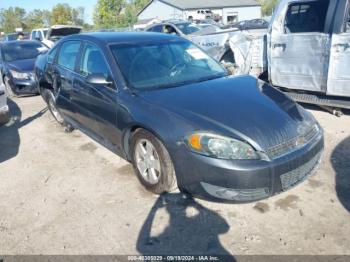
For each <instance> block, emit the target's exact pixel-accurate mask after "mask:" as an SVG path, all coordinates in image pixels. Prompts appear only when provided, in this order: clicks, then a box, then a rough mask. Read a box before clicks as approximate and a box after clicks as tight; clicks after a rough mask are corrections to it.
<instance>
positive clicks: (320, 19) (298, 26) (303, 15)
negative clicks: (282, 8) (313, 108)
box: [284, 0, 329, 33]
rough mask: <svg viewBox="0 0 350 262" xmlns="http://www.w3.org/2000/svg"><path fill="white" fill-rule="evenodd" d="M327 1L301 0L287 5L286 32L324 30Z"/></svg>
mask: <svg viewBox="0 0 350 262" xmlns="http://www.w3.org/2000/svg"><path fill="white" fill-rule="evenodd" d="M328 5H329V1H325V0H319V1H314V2H304V3H303V2H301V3H297V4H291V5H289V7H288V11H287V15H286V19H285V24H284V28H285V32H286V33H309V32H324V31H325V29H324V26H325V22H326V15H327V10H328Z"/></svg>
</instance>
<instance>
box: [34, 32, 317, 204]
mask: <svg viewBox="0 0 350 262" xmlns="http://www.w3.org/2000/svg"><path fill="white" fill-rule="evenodd" d="M35 74H36V78H37V80H38V85H39V86H40V89H41V94H42V96H43V98H44V99H45V101H46V102H47V104H48V108H49V110H50V111H51V113H52V115H53V116H54V118H55V119H56V120H57V121H58V122H59V123H60V124H62V125H65V126H66V130H67V131H71V130H73V129H74V128H78V129H80V130H82V131H83V132H84V133H86V134H87V135H88V136H90V137H91V138H93V139H95V140H96V141H98V142H99V143H101V144H102V145H104V146H105V147H107V148H108V149H110V150H111V151H113V152H115V153H116V154H118V155H119V156H121V157H123V158H125V159H127V160H128V161H130V162H131V163H132V164H133V167H134V170H135V173H136V175H137V177H138V178H139V180H140V182H141V183H142V185H143V186H144V187H145V188H146V189H147V190H149V191H151V192H153V193H156V194H161V193H164V192H168V191H171V190H173V189H174V188H176V187H178V188H179V189H180V190H181V191H182V192H187V193H191V194H193V195H194V196H198V197H204V198H206V199H211V200H215V201H233V202H249V201H255V200H258V199H263V198H267V197H269V196H272V195H274V194H277V193H279V192H282V191H285V190H288V189H289V188H291V187H293V186H295V185H296V184H298V183H300V182H301V181H303V180H305V179H307V178H308V177H309V176H310V175H311V174H313V172H314V171H315V170H316V168H317V166H318V164H319V163H320V161H321V155H322V151H323V147H324V141H323V131H322V129H321V127H320V126H319V124H318V123H317V121H316V120H315V119H314V117H313V116H312V115H311V114H310V113H309V112H307V111H306V110H304V109H303V108H302V107H301V106H299V105H298V104H296V103H295V102H293V101H292V100H291V99H290V98H288V97H287V96H286V95H284V94H283V93H281V92H280V91H278V90H276V89H275V88H273V87H271V86H270V85H268V84H266V83H265V82H263V81H260V80H257V79H256V78H254V77H251V76H240V77H234V76H229V75H228V74H227V72H226V70H225V69H224V68H223V67H222V66H221V65H220V64H219V63H218V62H217V61H215V60H214V59H213V58H211V57H210V56H208V55H207V54H206V53H205V52H203V51H202V50H201V49H199V48H198V47H197V46H196V45H194V44H193V43H192V42H190V41H189V40H186V39H184V38H181V37H177V36H174V35H167V34H157V33H130V32H129V33H91V34H81V35H74V36H69V37H67V38H65V39H63V40H62V41H60V43H58V44H57V45H56V46H55V47H54V48H53V49H52V50H51V51H50V52H48V53H47V54H44V55H41V56H39V57H38V59H37V62H36V68H35ZM87 168H89V167H87ZM131 194H132V193H131Z"/></svg>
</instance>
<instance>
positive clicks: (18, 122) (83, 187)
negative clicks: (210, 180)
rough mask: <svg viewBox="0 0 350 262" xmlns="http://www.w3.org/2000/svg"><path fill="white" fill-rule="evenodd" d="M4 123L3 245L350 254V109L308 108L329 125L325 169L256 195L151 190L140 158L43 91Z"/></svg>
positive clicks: (22, 249) (18, 105)
mask: <svg viewBox="0 0 350 262" xmlns="http://www.w3.org/2000/svg"><path fill="white" fill-rule="evenodd" d="M10 107H11V111H12V113H13V115H14V118H13V120H12V121H11V122H10V123H9V124H7V125H6V126H3V127H0V254H3V255H5V254H8V255H10V254H129V255H130V254H159V253H169V252H170V253H171V254H233V255H243V254H309V255H310V254H329V255H335V254H348V255H350V248H349V247H350V237H349V236H350V114H349V113H347V114H346V115H344V116H342V117H341V118H338V117H335V116H333V115H331V114H329V113H327V112H325V111H322V110H318V109H317V108H309V110H310V111H311V112H312V113H313V114H314V115H315V116H316V118H317V119H318V120H319V122H320V123H321V125H322V126H323V127H324V130H325V141H326V151H325V154H324V158H323V162H322V164H321V167H320V169H319V170H318V171H317V173H316V174H315V175H314V176H313V177H311V178H310V179H308V180H307V181H305V182H304V183H302V184H301V185H299V186H297V187H296V188H294V189H292V190H290V191H288V192H285V193H283V194H280V195H278V196H275V197H272V198H270V199H267V200H263V201H261V202H257V203H250V204H241V205H233V204H217V203H211V202H207V201H203V200H194V201H191V200H186V199H184V198H183V197H182V196H181V195H180V194H177V193H174V194H171V195H167V196H164V197H157V196H154V195H152V194H150V193H148V192H146V191H145V190H144V189H143V188H142V187H141V186H140V184H139V182H138V180H137V178H136V176H135V175H134V174H133V170H132V167H131V165H130V164H129V163H127V162H126V161H124V160H122V159H120V158H118V157H117V156H115V155H114V154H112V153H111V152H109V151H108V150H107V149H105V148H103V147H102V146H100V145H98V144H97V143H95V142H93V141H92V140H91V139H90V138H88V137H86V136H85V135H84V134H82V133H81V132H79V131H74V132H73V133H70V134H67V133H65V132H64V131H63V129H62V128H60V127H59V126H58V125H57V124H56V123H55V122H54V121H53V118H52V117H51V115H50V114H49V113H48V112H47V111H46V105H45V104H44V103H43V101H42V99H41V97H27V98H17V99H14V101H13V102H11V101H10Z"/></svg>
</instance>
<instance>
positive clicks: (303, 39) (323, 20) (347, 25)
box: [229, 0, 350, 111]
mask: <svg viewBox="0 0 350 262" xmlns="http://www.w3.org/2000/svg"><path fill="white" fill-rule="evenodd" d="M229 44H230V47H231V50H232V52H233V53H234V58H235V68H236V71H235V74H237V75H244V74H250V75H254V76H256V77H263V78H265V79H268V80H269V82H270V83H271V84H272V85H274V86H276V87H279V88H280V89H281V90H283V91H284V92H286V94H288V95H289V96H290V97H292V98H293V99H294V100H296V101H298V102H304V103H311V104H316V105H321V106H322V107H326V108H327V107H329V108H348V109H350V72H349V64H350V2H349V1H348V0H312V1H310V0H282V1H280V2H279V4H278V6H277V7H276V9H275V12H274V15H273V17H272V20H271V22H270V26H269V30H268V31H267V32H266V33H261V32H260V33H257V32H251V31H250V32H248V31H244V32H237V33H236V34H235V35H233V36H231V38H230V40H229ZM332 111H333V110H332Z"/></svg>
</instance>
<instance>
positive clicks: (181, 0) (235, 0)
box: [138, 0, 261, 15]
mask: <svg viewBox="0 0 350 262" xmlns="http://www.w3.org/2000/svg"><path fill="white" fill-rule="evenodd" d="M158 1H159V2H162V3H164V4H167V5H170V6H172V7H175V8H178V9H181V10H188V9H205V8H224V7H247V6H261V4H259V3H258V2H257V1H256V0H220V1H218V0H200V1H198V0H158ZM152 2H153V0H151V1H150V2H149V3H148V4H147V5H146V6H145V7H144V8H143V9H142V10H141V11H140V12H139V13H138V15H139V14H141V13H142V12H143V10H145V9H146V8H147V7H148V6H149V5H150V4H151V3H152Z"/></svg>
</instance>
